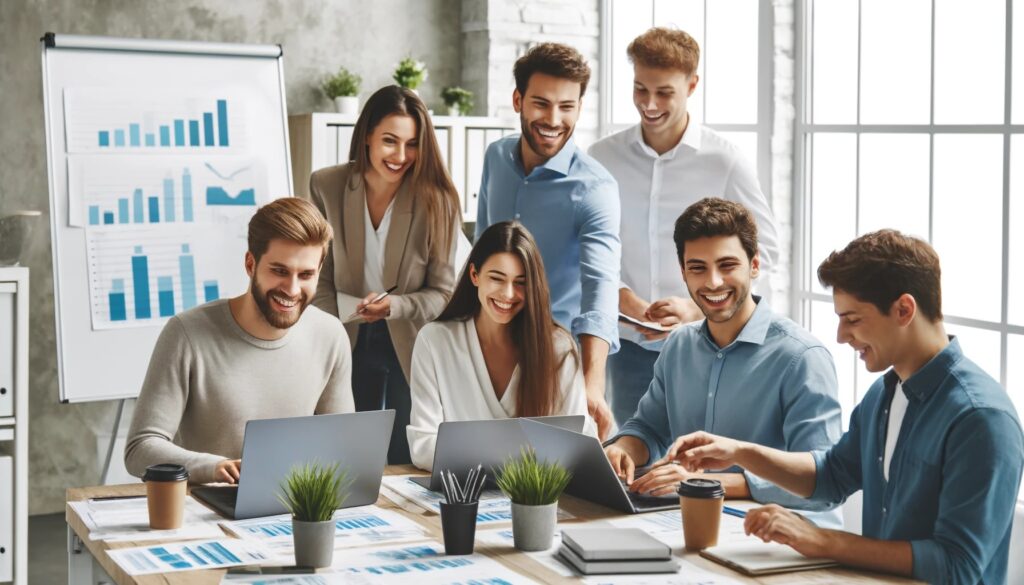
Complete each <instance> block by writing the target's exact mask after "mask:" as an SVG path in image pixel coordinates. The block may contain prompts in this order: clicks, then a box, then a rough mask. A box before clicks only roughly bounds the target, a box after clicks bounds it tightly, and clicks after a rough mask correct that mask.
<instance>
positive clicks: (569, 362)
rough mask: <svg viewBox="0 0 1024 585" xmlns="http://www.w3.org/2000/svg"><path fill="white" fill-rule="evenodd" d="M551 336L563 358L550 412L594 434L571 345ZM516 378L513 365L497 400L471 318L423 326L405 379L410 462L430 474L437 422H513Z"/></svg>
mask: <svg viewBox="0 0 1024 585" xmlns="http://www.w3.org/2000/svg"><path fill="white" fill-rule="evenodd" d="M555 337H556V338H555V352H556V353H557V354H558V356H559V357H558V359H559V360H562V358H563V356H564V358H565V359H564V360H562V361H561V364H562V365H561V368H559V370H558V390H559V395H560V397H561V399H560V401H559V404H558V406H557V408H556V409H555V412H552V413H551V414H553V415H575V414H582V415H585V416H586V417H587V419H586V423H585V424H584V427H583V432H584V433H587V434H588V435H592V436H597V427H596V425H595V424H594V421H593V419H591V418H590V416H589V414H588V413H587V395H586V390H585V389H584V386H583V373H582V369H581V368H580V367H579V366H578V364H577V361H576V360H574V359H572V357H571V356H568V355H566V354H567V353H568V351H569V350H570V344H572V343H573V342H572V340H571V338H570V337H569V336H568V334H566V333H564V332H562V331H558V332H556V333H555ZM519 377H520V372H519V366H518V365H517V366H516V368H515V370H514V371H513V372H512V378H511V380H509V383H508V388H506V389H505V392H504V393H503V394H502V397H501V399H500V400H499V399H498V397H497V395H496V394H495V392H494V386H493V385H492V384H491V377H490V375H489V374H488V373H487V363H486V362H485V361H484V354H483V350H481V348H480V338H479V337H477V332H476V323H475V322H474V320H473V319H467V320H465V321H435V322H433V323H429V324H427V325H426V326H425V327H423V329H421V330H420V332H419V334H418V335H417V336H416V345H415V346H414V347H413V350H412V372H411V374H410V376H409V389H410V392H411V396H412V413H411V415H410V421H409V426H408V427H406V432H407V433H408V437H409V452H410V454H411V455H412V462H413V464H415V465H416V467H419V468H420V469H426V470H428V471H429V470H430V468H431V466H432V465H433V463H434V444H435V443H436V441H437V427H438V426H439V425H440V424H441V423H442V422H446V421H463V420H493V419H505V418H513V417H514V416H515V412H516V394H517V393H516V392H515V389H516V388H518V387H519Z"/></svg>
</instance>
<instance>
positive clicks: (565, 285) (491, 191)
mask: <svg viewBox="0 0 1024 585" xmlns="http://www.w3.org/2000/svg"><path fill="white" fill-rule="evenodd" d="M511 219H514V220H518V221H519V222H520V223H522V224H523V225H524V226H526V229H528V230H530V233H531V234H533V237H534V239H535V240H536V241H537V246H538V247H539V248H540V253H541V256H542V257H543V259H544V268H545V271H546V273H547V278H548V288H549V290H550V291H551V310H552V313H553V315H554V318H555V320H556V321H558V322H559V323H561V324H562V326H564V327H565V328H566V329H569V330H570V331H572V333H573V335H575V336H579V335H593V336H595V337H600V338H601V339H604V340H605V341H607V342H608V344H609V345H610V346H611V351H613V352H614V351H617V350H618V347H619V332H618V325H617V322H618V310H619V290H618V289H619V255H620V254H621V245H620V243H619V190H618V186H617V185H616V184H615V179H613V178H612V176H611V174H609V173H608V171H606V170H605V169H604V167H602V166H601V165H600V163H598V162H597V161H595V160H594V159H593V158H591V157H590V156H588V155H587V154H585V153H584V152H583V151H582V150H580V149H578V148H576V145H575V143H574V142H573V141H572V139H570V140H569V141H568V142H566V144H565V146H564V147H562V150H560V151H559V152H558V154H556V155H555V156H553V157H551V158H550V159H548V161H547V162H546V163H544V164H542V165H540V166H538V167H536V168H535V169H533V171H532V172H531V173H530V174H529V175H526V174H525V172H524V169H523V163H522V159H521V155H520V152H519V135H518V134H515V135H512V136H506V137H505V138H502V139H501V140H498V141H497V142H494V143H492V144H491V145H490V146H489V147H488V148H487V154H486V156H485V157H484V171H483V177H482V178H481V181H480V195H479V199H478V202H477V216H476V238H477V239H479V237H480V234H482V233H483V231H484V230H485V229H486V228H487V227H488V226H490V225H492V224H495V223H498V222H499V221H506V220H511Z"/></svg>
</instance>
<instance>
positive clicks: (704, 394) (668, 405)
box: [619, 296, 842, 527]
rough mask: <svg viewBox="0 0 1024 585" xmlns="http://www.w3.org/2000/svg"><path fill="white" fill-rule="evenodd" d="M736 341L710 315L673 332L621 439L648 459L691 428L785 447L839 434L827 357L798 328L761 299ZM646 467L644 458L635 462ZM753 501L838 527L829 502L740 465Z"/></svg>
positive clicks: (823, 445)
mask: <svg viewBox="0 0 1024 585" xmlns="http://www.w3.org/2000/svg"><path fill="white" fill-rule="evenodd" d="M754 298H755V300H758V304H757V308H756V309H754V314H753V315H752V316H751V317H750V320H749V321H747V324H746V325H745V326H744V327H743V329H742V330H741V331H740V334H739V336H737V337H736V340H735V341H733V342H732V343H730V344H729V345H728V346H727V347H724V348H719V347H718V344H716V343H715V341H714V339H712V337H711V333H710V332H709V331H708V327H707V322H706V321H702V322H700V323H692V324H689V325H684V326H682V327H680V328H679V329H678V330H676V331H675V332H673V333H672V335H670V336H669V338H668V340H667V341H666V342H665V347H664V348H663V349H662V350H661V355H660V356H659V357H658V361H657V362H655V364H654V378H653V380H652V381H651V385H650V387H649V388H648V389H647V393H646V394H644V397H643V398H641V399H640V404H639V405H638V406H637V410H636V413H635V414H634V415H633V417H632V418H630V419H629V420H628V421H626V424H624V425H623V426H622V430H621V432H620V433H619V436H622V435H629V436H633V437H637V438H638V439H640V440H641V441H643V442H644V443H645V444H646V445H647V451H648V452H649V453H650V454H651V461H653V460H655V459H658V458H661V457H662V456H664V454H665V451H666V450H668V446H669V445H670V444H671V443H672V441H674V440H675V439H676V438H677V437H679V436H681V435H685V434H687V433H692V432H694V431H707V432H709V433H714V434H717V435H722V436H726V437H731V438H734V439H739V440H741V441H750V442H753V443H758V444H760V445H766V446H768V447H773V448H775V449H782V450H785V451H811V450H814V449H827V448H829V447H831V446H832V445H833V444H835V442H836V441H837V440H838V439H839V435H840V434H841V433H842V426H841V425H842V419H841V418H840V416H841V414H840V407H839V399H838V394H839V391H838V383H837V381H836V370H835V364H834V363H833V361H832V355H831V354H830V353H829V352H828V350H827V349H825V347H824V346H823V345H822V344H821V342H819V341H818V340H817V339H815V338H814V336H813V335H811V334H810V333H808V332H807V331H805V330H804V329H802V328H801V327H800V326H799V325H797V324H796V323H794V322H793V321H790V320H789V319H786V318H785V317H780V316H777V315H775V314H774V313H772V310H771V309H770V308H769V307H768V304H767V303H762V302H760V299H759V298H758V297H756V296H755V297H754ZM637 463H639V464H643V463H644V462H642V461H638V462H637ZM727 471H731V472H739V471H743V474H744V476H745V477H746V479H747V485H748V486H749V488H750V495H751V496H752V497H753V498H754V499H755V500H757V501H758V502H764V503H777V504H780V505H783V506H786V507H787V508H797V509H802V510H809V511H812V512H815V511H816V512H824V511H826V510H828V512H824V513H817V514H815V513H811V514H806V516H807V517H808V518H810V519H812V520H814V521H815V522H816V523H818V524H819V525H822V526H830V527H838V526H841V525H842V520H841V515H840V513H839V510H838V509H833V508H835V504H827V505H822V503H814V502H811V501H810V500H806V499H804V498H801V497H799V496H796V495H794V494H792V493H790V492H787V491H786V490H784V489H782V488H780V487H778V486H776V485H775V484H773V483H770V482H769V481H767V480H765V479H763V478H761V477H758V476H756V475H754V474H752V473H749V472H747V471H745V470H741V469H740V468H738V467H736V468H732V469H729V470H727Z"/></svg>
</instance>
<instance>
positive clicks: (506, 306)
mask: <svg viewBox="0 0 1024 585" xmlns="http://www.w3.org/2000/svg"><path fill="white" fill-rule="evenodd" d="M491 301H493V302H494V305H495V306H496V307H498V308H499V309H501V310H502V311H508V310H511V309H512V303H503V302H501V301H495V300H494V299H491Z"/></svg>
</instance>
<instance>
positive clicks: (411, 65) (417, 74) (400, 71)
mask: <svg viewBox="0 0 1024 585" xmlns="http://www.w3.org/2000/svg"><path fill="white" fill-rule="evenodd" d="M427 75H428V74H427V64H426V63H424V62H423V61H417V60H415V59H413V58H412V57H406V58H405V59H402V60H401V61H399V62H398V66H397V67H395V72H394V74H392V76H391V77H392V79H394V80H395V83H397V84H398V85H400V86H402V87H404V88H406V89H411V90H413V91H416V88H417V87H419V86H420V84H421V83H423V82H424V81H426V80H427Z"/></svg>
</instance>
